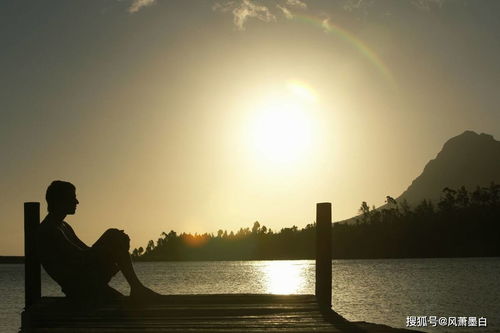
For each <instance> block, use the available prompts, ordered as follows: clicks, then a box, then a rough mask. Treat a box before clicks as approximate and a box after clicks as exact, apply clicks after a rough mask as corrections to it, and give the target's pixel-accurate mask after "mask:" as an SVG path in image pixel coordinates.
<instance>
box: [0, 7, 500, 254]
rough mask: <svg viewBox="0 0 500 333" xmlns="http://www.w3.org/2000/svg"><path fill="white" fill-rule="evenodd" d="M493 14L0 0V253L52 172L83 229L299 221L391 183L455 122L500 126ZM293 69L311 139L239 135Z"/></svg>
mask: <svg viewBox="0 0 500 333" xmlns="http://www.w3.org/2000/svg"><path fill="white" fill-rule="evenodd" d="M303 4H305V5H306V6H304V5H303ZM278 6H279V7H278ZM499 14H500V2H499V1H496V0H491V1H464V0H456V1H452V0H448V1H423V0H421V1H402V0H394V1H383V0H377V1H347V0H346V1H303V2H299V1H290V0H288V1H273V2H272V1H265V2H257V1H249V0H246V1H242V2H240V1H235V2H233V3H232V4H231V3H228V2H227V1H210V0H206V1H201V0H199V1H182V0H179V1H173V0H172V1H126V0H123V1H115V0H107V1H89V0H82V1H47V2H41V1H29V2H28V1H19V0H6V1H2V2H0V50H1V52H0V153H1V155H0V156H1V163H0V189H1V192H0V239H1V242H0V255H20V254H22V253H23V250H22V249H23V229H22V228H23V222H22V221H23V220H22V204H23V202H25V201H40V202H42V203H43V204H42V207H43V208H42V217H43V215H44V213H45V200H44V194H45V189H46V187H47V185H48V184H49V183H50V182H51V181H52V180H54V179H62V180H68V181H71V182H72V183H74V184H75V185H76V187H77V195H78V198H79V200H80V206H79V207H78V210H77V214H76V215H75V216H73V217H69V218H68V219H67V221H68V222H70V223H71V224H72V225H73V226H74V228H75V230H76V232H77V234H79V235H80V237H81V238H82V239H83V240H84V241H85V242H87V243H88V244H89V245H90V244H92V243H93V242H94V241H95V240H96V239H97V238H98V236H99V235H100V234H101V233H102V232H103V231H104V230H105V229H107V228H109V227H119V228H122V229H125V230H126V232H128V233H129V235H130V236H131V238H132V246H133V247H137V246H140V245H142V246H144V245H145V244H146V242H147V240H149V239H155V240H156V239H157V238H158V237H159V235H160V233H161V232H162V231H166V232H168V231H170V230H172V229H173V230H176V231H177V232H182V231H186V232H199V233H202V232H216V231H217V230H218V229H227V230H228V231H229V230H237V229H239V228H241V227H248V226H250V225H251V224H252V223H253V222H254V221H256V220H258V221H259V222H260V223H261V224H264V225H266V226H268V227H271V228H272V229H273V230H279V229H281V228H282V227H286V226H292V225H294V224H295V225H297V226H299V227H303V226H305V225H306V224H307V223H311V222H312V221H313V220H314V209H315V203H316V202H321V201H331V202H333V207H334V208H333V209H334V212H333V215H334V219H335V220H342V219H345V218H349V217H351V216H353V215H355V214H356V213H357V209H358V208H359V206H360V203H361V201H363V200H364V201H367V202H368V203H369V204H375V205H380V204H382V203H383V201H384V199H385V196H386V195H391V196H394V197H397V196H398V195H400V194H401V193H402V192H403V191H404V190H405V189H406V188H407V187H408V186H409V184H410V183H411V181H412V180H413V179H414V178H415V177H416V176H417V175H419V174H420V173H421V171H422V170H423V167H424V165H425V163H426V162H427V161H429V160H430V159H432V158H434V157H435V155H436V154H437V153H438V152H439V150H440V149H441V147H442V145H443V144H444V142H445V141H446V140H447V139H449V138H450V137H452V136H455V135H458V134H460V133H462V132H463V131H465V130H467V129H471V130H474V131H477V132H485V133H489V134H492V135H494V137H495V138H496V139H498V138H499V137H500V110H499V102H500V94H499V87H500V82H499V81H500V63H499V61H498V58H499V54H500V24H499V20H498V16H499ZM325 21H328V22H329V23H330V24H333V25H334V26H335V27H337V28H338V29H337V30H335V29H334V30H332V31H328V30H327V29H326V28H325V26H324V25H322V24H323V23H324V22H325ZM368 51H369V52H368ZM367 52H368V53H367ZM370 52H371V54H372V55H376V56H377V57H378V58H379V59H380V63H379V64H377V63H376V61H374V60H373V57H372V58H371V57H370ZM380 64H382V65H383V66H385V67H386V69H387V70H388V71H389V73H390V74H391V75H392V76H393V77H394V80H395V86H394V85H392V84H391V82H390V81H389V80H388V78H387V77H386V76H384V73H383V70H382V69H381V68H380ZM289 80H298V81H300V82H303V83H304V84H305V85H307V86H309V87H310V88H311V89H312V90H313V91H314V93H315V95H316V97H317V101H316V102H315V103H314V105H312V104H311V106H310V109H306V110H304V111H305V112H307V113H308V114H310V117H311V118H310V119H311V123H312V124H313V125H312V126H313V128H314V135H313V137H312V139H311V140H312V143H313V145H314V146H313V147H310V149H308V150H307V151H306V152H304V153H302V154H301V155H298V157H297V159H295V160H294V161H293V162H290V163H285V164H283V163H275V162H272V161H269V160H266V158H265V157H264V156H262V155H259V154H258V153H256V152H255V151H254V150H252V149H251V148H250V147H249V146H248V144H247V141H248V140H247V138H248V135H249V131H251V128H250V129H249V124H251V123H252V121H253V119H254V118H255V115H256V114H258V113H259V112H260V111H262V110H261V109H262V105H264V104H265V103H266V101H267V100H269V99H272V98H273V96H276V95H285V96H288V95H287V94H288V92H287V90H286V84H287V82H289ZM292 102H293V101H292ZM250 134H251V133H250Z"/></svg>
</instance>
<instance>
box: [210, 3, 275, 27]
mask: <svg viewBox="0 0 500 333" xmlns="http://www.w3.org/2000/svg"><path fill="white" fill-rule="evenodd" d="M213 9H214V10H220V11H222V12H229V11H230V12H231V13H232V14H233V21H234V24H235V25H236V27H237V28H238V30H245V23H246V21H247V20H248V19H249V18H255V19H257V20H260V21H264V22H271V21H276V16H275V15H273V14H272V13H271V11H270V10H269V8H268V7H266V6H264V5H259V4H257V3H256V2H255V1H253V0H243V1H238V2H236V1H228V2H226V3H224V4H220V3H216V4H215V5H214V6H213Z"/></svg>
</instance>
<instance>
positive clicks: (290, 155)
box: [249, 81, 316, 164]
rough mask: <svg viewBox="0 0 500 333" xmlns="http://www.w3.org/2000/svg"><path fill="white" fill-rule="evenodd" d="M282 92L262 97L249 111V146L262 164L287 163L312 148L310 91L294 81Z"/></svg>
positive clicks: (312, 100) (312, 95) (312, 98)
mask: <svg viewBox="0 0 500 333" xmlns="http://www.w3.org/2000/svg"><path fill="white" fill-rule="evenodd" d="M286 87H287V90H286V92H285V93H282V94H279V95H273V96H269V97H267V98H265V99H264V100H263V101H262V102H261V103H260V104H259V105H257V106H256V107H255V110H254V111H252V119H251V121H250V123H249V125H250V128H249V134H250V144H251V148H252V150H254V152H255V154H256V157H257V158H258V159H259V160H264V161H265V162H271V163H274V164H287V163H292V162H296V161H298V160H300V159H301V158H303V157H305V154H306V153H307V152H308V151H309V150H310V149H311V147H312V145H313V136H314V128H313V127H314V126H313V119H314V117H313V115H312V113H313V110H312V109H313V102H314V101H315V100H316V97H315V95H314V93H313V91H312V90H311V89H310V88H307V87H306V86H305V85H301V84H299V83H298V82H296V81H290V82H288V83H287V86H286Z"/></svg>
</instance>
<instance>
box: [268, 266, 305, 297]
mask: <svg viewBox="0 0 500 333" xmlns="http://www.w3.org/2000/svg"><path fill="white" fill-rule="evenodd" d="M260 270H261V272H262V274H263V276H262V278H263V282H264V287H265V289H266V290H265V292H266V293H270V294H297V293H299V291H300V290H302V289H304V287H305V282H306V281H305V276H304V275H305V274H304V273H305V270H304V265H303V264H301V263H297V261H267V262H265V263H263V265H262V266H260Z"/></svg>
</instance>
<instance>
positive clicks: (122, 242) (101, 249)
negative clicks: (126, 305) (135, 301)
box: [92, 229, 158, 297]
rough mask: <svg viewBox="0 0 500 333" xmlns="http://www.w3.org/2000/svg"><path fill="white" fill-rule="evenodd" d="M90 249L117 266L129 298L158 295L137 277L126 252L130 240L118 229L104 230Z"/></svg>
mask: <svg viewBox="0 0 500 333" xmlns="http://www.w3.org/2000/svg"><path fill="white" fill-rule="evenodd" d="M92 249H93V250H94V251H96V252H98V253H101V255H103V256H105V257H107V258H109V259H110V260H111V261H112V262H114V263H116V264H117V265H118V268H119V270H120V271H121V272H122V274H123V276H124V277H125V279H126V280H127V282H128V284H129V285H130V295H131V296H137V297H143V296H144V297H150V296H154V295H158V294H157V293H155V292H153V291H152V290H150V289H148V288H146V287H145V286H144V285H143V284H142V282H141V281H140V280H139V278H138V277H137V274H136V273H135V270H134V266H133V265H132V259H131V258H130V254H129V252H128V251H129V249H130V238H129V237H128V236H127V234H125V233H124V232H123V231H121V230H118V229H108V230H106V232H104V234H103V235H102V236H101V237H100V238H99V239H98V240H97V242H95V244H94V245H93V246H92Z"/></svg>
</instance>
